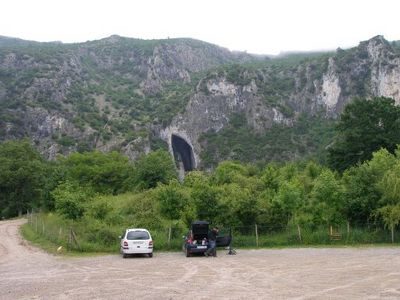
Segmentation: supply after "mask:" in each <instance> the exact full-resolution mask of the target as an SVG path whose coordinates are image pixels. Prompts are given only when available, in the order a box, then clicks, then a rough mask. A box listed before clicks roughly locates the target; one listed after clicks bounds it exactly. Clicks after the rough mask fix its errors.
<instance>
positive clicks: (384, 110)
mask: <svg viewBox="0 0 400 300" xmlns="http://www.w3.org/2000/svg"><path fill="white" fill-rule="evenodd" d="M336 132H337V133H336V137H335V141H334V143H333V145H332V146H330V148H329V149H328V163H329V165H330V166H331V167H332V168H334V169H336V170H338V171H340V172H343V171H344V170H345V169H347V168H348V167H350V166H354V165H356V164H357V163H362V162H364V161H366V160H369V159H371V158H372V153H373V152H375V151H377V150H379V149H381V148H385V149H387V150H388V151H389V152H390V153H394V151H395V149H396V145H397V144H400V107H398V106H396V105H395V102H394V100H393V99H389V98H384V97H379V98H378V97H375V98H373V99H371V100H366V99H360V98H358V99H355V100H354V101H353V102H352V103H350V104H348V105H347V106H346V107H345V109H344V111H343V113H342V115H341V118H340V121H339V123H338V125H337V128H336Z"/></svg>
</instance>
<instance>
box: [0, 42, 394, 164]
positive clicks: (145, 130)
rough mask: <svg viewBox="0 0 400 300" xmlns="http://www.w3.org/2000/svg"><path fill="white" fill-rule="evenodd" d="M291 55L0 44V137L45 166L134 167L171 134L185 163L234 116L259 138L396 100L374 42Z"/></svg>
mask: <svg viewBox="0 0 400 300" xmlns="http://www.w3.org/2000/svg"><path fill="white" fill-rule="evenodd" d="M296 59H297V58H296V55H292V56H291V57H289V58H288V60H287V61H286V62H285V59H284V58H279V60H274V59H267V58H266V57H255V56H252V55H248V54H246V53H232V52H230V51H228V50H227V49H224V48H221V47H218V46H215V45H211V44H208V43H204V42H201V41H196V40H192V39H167V40H158V41H156V40H154V41H145V40H137V39H127V38H123V37H119V36H112V37H109V38H106V39H103V40H99V41H92V42H87V43H82V44H74V45H63V44H59V43H35V42H28V41H22V40H14V39H6V38H1V37H0V140H4V139H12V138H21V137H27V136H28V137H30V138H32V140H33V141H34V142H35V143H36V144H37V146H38V148H39V149H40V150H41V151H42V152H43V153H45V154H46V156H47V157H49V158H53V157H55V155H56V154H57V153H65V154H66V153H69V152H72V151H77V150H82V149H83V150H85V149H86V150H90V149H94V148H96V149H99V150H101V151H110V150H116V149H118V150H121V151H123V152H124V153H126V154H127V155H128V156H129V157H130V158H131V159H136V158H137V157H138V156H140V155H141V154H142V153H147V152H149V151H150V150H151V139H150V136H153V135H154V136H155V137H156V138H161V139H162V140H164V141H165V142H167V143H168V144H169V147H170V151H171V153H172V152H173V147H172V136H175V137H176V139H177V140H179V138H181V139H183V140H184V141H185V143H186V144H187V145H186V144H185V147H186V149H192V151H193V162H190V163H187V164H188V165H192V164H193V165H194V166H195V167H197V166H199V165H201V159H200V157H201V153H202V151H203V150H204V149H202V147H204V145H206V143H204V144H201V143H200V141H199V140H200V139H201V137H202V136H203V135H204V134H205V133H210V132H212V133H219V132H221V130H224V129H225V128H227V126H230V125H231V123H232V122H233V121H234V120H235V118H236V117H237V116H241V117H243V120H244V124H245V126H246V128H249V130H251V131H252V132H255V133H256V134H259V135H262V134H263V133H265V132H268V131H269V130H270V129H271V128H272V127H273V126H274V125H280V126H286V127H288V126H289V127H290V126H294V125H295V124H296V122H297V120H298V118H299V116H304V115H311V116H312V115H320V116H323V117H325V118H328V119H332V118H336V117H337V116H338V115H339V114H340V113H341V111H342V110H343V108H344V106H345V105H346V104H347V103H349V102H350V101H351V100H352V99H353V98H354V97H357V96H358V97H366V98H368V97H373V96H385V97H392V98H394V99H395V101H396V103H397V104H400V91H399V90H400V51H399V50H398V48H397V46H395V45H393V44H391V43H389V42H387V41H386V40H385V39H384V38H383V37H381V36H377V37H375V38H372V39H371V40H368V41H365V42H361V43H360V45H359V46H358V47H355V48H352V49H348V50H341V49H338V50H337V51H336V52H335V53H324V54H321V53H320V54H310V55H308V56H307V55H305V56H304V58H302V59H297V60H296ZM244 62H251V64H243V63H244ZM166 115H168V117H166ZM241 120H242V119H241ZM242 125H243V124H242ZM179 141H180V142H181V140H179ZM182 144H183V142H182ZM305 152H306V151H305ZM185 153H186V152H185ZM185 155H186V154H185ZM189 156H190V155H189ZM189 156H187V157H189Z"/></svg>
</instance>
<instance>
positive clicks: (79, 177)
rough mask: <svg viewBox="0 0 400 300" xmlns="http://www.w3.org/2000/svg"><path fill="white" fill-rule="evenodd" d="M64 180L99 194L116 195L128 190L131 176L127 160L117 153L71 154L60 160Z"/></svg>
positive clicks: (130, 166) (131, 168)
mask: <svg viewBox="0 0 400 300" xmlns="http://www.w3.org/2000/svg"><path fill="white" fill-rule="evenodd" d="M60 165H61V167H63V168H64V169H65V178H66V179H67V180H72V181H76V182H78V183H79V184H80V185H82V186H89V187H91V188H93V189H94V191H96V192H98V193H101V194H117V193H120V192H123V191H125V190H126V189H128V187H127V186H126V182H127V181H129V177H130V176H133V166H132V165H131V164H130V163H129V161H128V158H127V157H126V156H123V155H122V154H119V153H117V152H110V153H101V152H98V151H94V152H84V153H73V154H71V155H69V156H68V157H65V158H61V159H60Z"/></svg>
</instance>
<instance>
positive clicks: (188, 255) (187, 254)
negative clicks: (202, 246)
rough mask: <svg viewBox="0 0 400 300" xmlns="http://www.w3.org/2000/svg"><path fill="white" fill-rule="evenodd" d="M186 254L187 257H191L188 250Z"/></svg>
mask: <svg viewBox="0 0 400 300" xmlns="http://www.w3.org/2000/svg"><path fill="white" fill-rule="evenodd" d="M185 254H186V257H190V252H189V250H188V249H187V248H186V250H185Z"/></svg>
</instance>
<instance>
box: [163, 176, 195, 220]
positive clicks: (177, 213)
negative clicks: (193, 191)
mask: <svg viewBox="0 0 400 300" xmlns="http://www.w3.org/2000/svg"><path fill="white" fill-rule="evenodd" d="M155 197H156V199H157V201H158V202H159V205H160V213H161V216H163V217H165V218H166V219H168V220H178V219H179V218H180V217H181V215H182V211H183V210H184V208H185V206H186V205H187V203H188V195H187V194H186V193H185V191H184V190H183V189H182V188H181V187H180V185H179V183H178V182H177V181H176V180H173V181H171V182H170V183H169V184H168V185H163V184H160V185H159V186H158V187H157V189H156V190H155Z"/></svg>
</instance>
